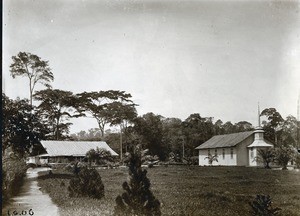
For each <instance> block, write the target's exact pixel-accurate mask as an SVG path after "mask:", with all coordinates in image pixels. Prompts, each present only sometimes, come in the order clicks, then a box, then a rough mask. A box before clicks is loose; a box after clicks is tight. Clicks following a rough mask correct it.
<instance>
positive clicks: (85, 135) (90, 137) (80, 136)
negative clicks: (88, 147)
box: [70, 128, 101, 141]
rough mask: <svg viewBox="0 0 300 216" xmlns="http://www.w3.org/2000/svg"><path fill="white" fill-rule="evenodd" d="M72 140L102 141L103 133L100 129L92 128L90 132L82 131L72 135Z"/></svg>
mask: <svg viewBox="0 0 300 216" xmlns="http://www.w3.org/2000/svg"><path fill="white" fill-rule="evenodd" d="M70 137H71V139H73V140H82V141H100V140H101V132H100V129H99V128H90V129H88V131H83V130H81V131H80V132H78V133H75V134H71V135H70Z"/></svg>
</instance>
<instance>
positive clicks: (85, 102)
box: [76, 90, 133, 137]
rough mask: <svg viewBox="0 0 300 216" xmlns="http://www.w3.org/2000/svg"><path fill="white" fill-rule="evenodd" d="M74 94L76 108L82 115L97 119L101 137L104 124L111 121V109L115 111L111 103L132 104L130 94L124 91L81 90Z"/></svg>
mask: <svg viewBox="0 0 300 216" xmlns="http://www.w3.org/2000/svg"><path fill="white" fill-rule="evenodd" d="M76 96H77V110H78V111H79V112H80V113H82V114H83V115H84V116H91V117H93V118H95V119H96V120H97V123H98V126H99V129H100V131H101V135H102V137H103V136H104V130H105V126H106V125H107V124H109V123H111V121H112V114H113V113H112V111H113V112H114V111H115V110H114V109H115V107H114V106H113V105H112V103H113V102H121V103H122V104H127V105H128V104H133V103H132V100H131V99H130V98H131V95H130V94H128V93H126V92H124V91H115V90H109V91H99V92H95V91H94V92H83V93H80V94H77V95H76ZM114 117H115V116H114Z"/></svg>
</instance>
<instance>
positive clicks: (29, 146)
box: [1, 94, 47, 156]
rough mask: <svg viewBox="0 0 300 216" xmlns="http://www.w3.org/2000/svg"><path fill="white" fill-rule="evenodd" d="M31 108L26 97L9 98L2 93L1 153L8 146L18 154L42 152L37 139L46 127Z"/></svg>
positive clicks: (44, 131)
mask: <svg viewBox="0 0 300 216" xmlns="http://www.w3.org/2000/svg"><path fill="white" fill-rule="evenodd" d="M33 109H34V107H32V106H31V105H30V104H29V103H28V100H26V99H24V100H21V99H17V100H11V99H9V98H8V97H7V96H6V95H5V94H2V117H3V122H2V124H1V125H2V153H3V152H4V151H5V150H7V149H8V148H11V149H12V151H13V152H15V153H16V154H18V155H20V156H24V155H25V154H27V153H28V154H29V153H32V154H34V153H37V152H39V153H42V151H43V149H42V148H41V146H40V145H39V141H40V139H42V138H44V134H45V133H47V128H46V127H45V125H44V124H43V123H42V121H41V120H40V118H39V116H38V115H35V114H33V112H32V111H33Z"/></svg>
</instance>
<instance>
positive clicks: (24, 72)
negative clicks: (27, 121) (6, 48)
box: [10, 52, 54, 105]
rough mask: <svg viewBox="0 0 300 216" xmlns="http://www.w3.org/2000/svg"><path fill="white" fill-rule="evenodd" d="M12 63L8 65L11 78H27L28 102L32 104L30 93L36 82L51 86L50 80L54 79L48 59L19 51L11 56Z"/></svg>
mask: <svg viewBox="0 0 300 216" xmlns="http://www.w3.org/2000/svg"><path fill="white" fill-rule="evenodd" d="M12 60H13V63H12V64H11V65H10V73H11V75H12V77H13V78H15V77H16V76H26V77H28V79H29V90H30V104H31V105H32V94H33V91H34V88H35V86H36V84H37V83H41V84H43V85H45V86H46V87H47V88H49V87H51V86H50V84H49V83H50V82H51V81H53V80H54V77H53V74H52V72H51V69H50V68H49V65H48V61H44V60H42V59H41V58H40V57H39V56H37V55H34V54H31V53H28V52H19V53H18V54H17V55H16V56H12Z"/></svg>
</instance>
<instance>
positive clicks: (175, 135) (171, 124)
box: [162, 118, 185, 157]
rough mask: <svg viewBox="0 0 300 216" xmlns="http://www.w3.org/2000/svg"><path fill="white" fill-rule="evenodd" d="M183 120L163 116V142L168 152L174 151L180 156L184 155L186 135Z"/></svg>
mask: <svg viewBox="0 0 300 216" xmlns="http://www.w3.org/2000/svg"><path fill="white" fill-rule="evenodd" d="M181 124H182V121H181V120H180V119H178V118H163V119H162V126H163V130H162V132H163V137H162V142H163V145H164V146H165V147H166V149H167V151H168V152H173V153H174V154H176V155H178V156H179V157H180V156H181V157H182V156H183V147H182V146H183V145H184V141H185V140H184V136H183V134H182V127H181Z"/></svg>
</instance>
